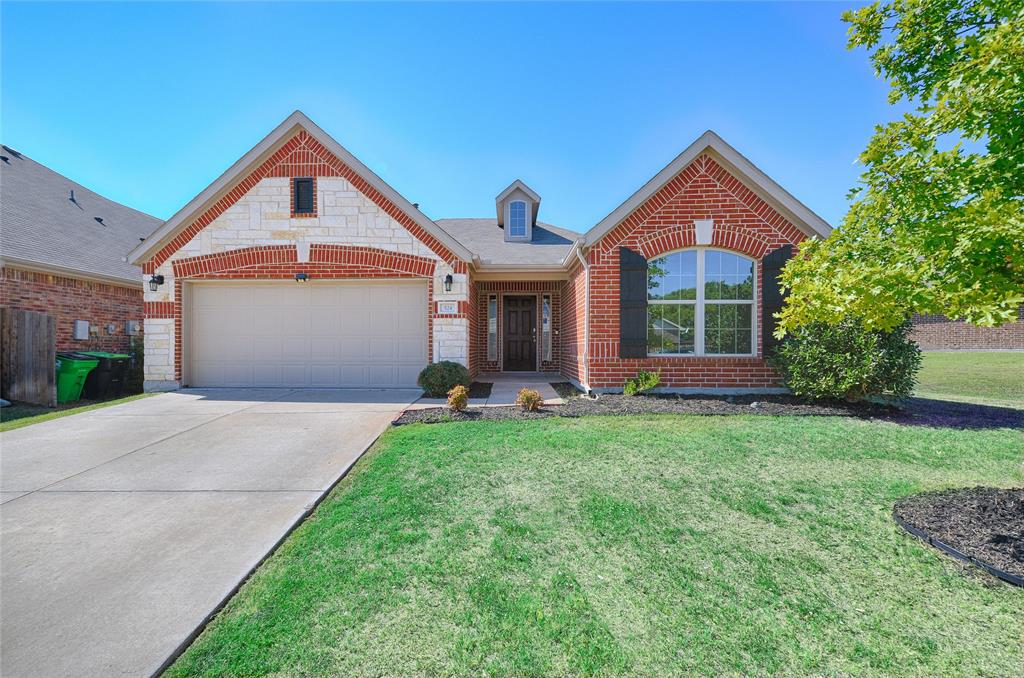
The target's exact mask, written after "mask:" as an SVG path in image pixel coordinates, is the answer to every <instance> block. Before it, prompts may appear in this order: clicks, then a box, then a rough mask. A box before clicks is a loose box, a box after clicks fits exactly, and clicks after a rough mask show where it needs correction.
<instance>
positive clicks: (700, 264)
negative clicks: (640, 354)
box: [645, 247, 759, 358]
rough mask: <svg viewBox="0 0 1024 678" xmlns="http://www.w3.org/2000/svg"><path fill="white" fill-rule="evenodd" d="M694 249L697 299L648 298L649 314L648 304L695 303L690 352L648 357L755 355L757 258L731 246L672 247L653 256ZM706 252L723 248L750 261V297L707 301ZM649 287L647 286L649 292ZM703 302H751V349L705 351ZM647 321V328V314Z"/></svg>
mask: <svg viewBox="0 0 1024 678" xmlns="http://www.w3.org/2000/svg"><path fill="white" fill-rule="evenodd" d="M687 251H695V252H697V280H696V285H697V298H696V299H672V300H668V301H665V300H660V299H651V298H650V296H648V298H647V308H648V314H649V313H650V307H651V305H659V304H661V305H690V306H694V307H695V308H694V313H693V316H694V319H693V333H694V337H693V353H648V354H647V357H648V358H752V357H757V308H758V296H757V295H758V292H759V290H758V280H759V277H758V268H757V259H754V258H753V257H748V256H747V255H745V254H740V253H739V252H734V251H732V250H727V249H723V248H721V247H684V248H683V249H680V250H672V251H671V252H663V253H662V254H659V255H658V256H656V257H653V259H661V258H662V257H667V256H669V255H671V254H676V253H677V252H687ZM705 252H726V253H728V254H731V255H733V256H737V257H740V258H742V259H746V260H747V261H749V262H750V270H751V275H752V276H753V280H752V285H751V288H752V295H751V296H752V298H751V299H749V300H748V299H712V300H711V301H710V302H705V300H704V254H705ZM649 294H650V289H648V295H649ZM705 303H711V304H742V305H748V304H749V305H750V353H705V352H704V306H705ZM645 322H646V323H647V331H650V317H649V316H648V319H647V320H645Z"/></svg>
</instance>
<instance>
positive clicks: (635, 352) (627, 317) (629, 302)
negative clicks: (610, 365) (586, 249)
mask: <svg viewBox="0 0 1024 678" xmlns="http://www.w3.org/2000/svg"><path fill="white" fill-rule="evenodd" d="M619 357H620V358H646V357H647V260H646V259H644V258H643V256H641V255H640V254H638V253H637V252H634V251H633V250H630V249H627V248H625V247H620V248H619Z"/></svg>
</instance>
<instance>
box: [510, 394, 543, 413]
mask: <svg viewBox="0 0 1024 678" xmlns="http://www.w3.org/2000/svg"><path fill="white" fill-rule="evenodd" d="M543 404H544V398H542V397H541V395H540V393H539V392H538V391H534V390H533V389H531V388H521V389H519V393H518V395H516V405H519V407H521V408H523V410H524V411H525V412H536V411H537V410H539V409H540V406H541V405H543Z"/></svg>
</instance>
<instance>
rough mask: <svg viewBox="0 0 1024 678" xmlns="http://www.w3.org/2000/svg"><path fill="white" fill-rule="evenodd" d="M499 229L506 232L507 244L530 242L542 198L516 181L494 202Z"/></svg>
mask: <svg viewBox="0 0 1024 678" xmlns="http://www.w3.org/2000/svg"><path fill="white" fill-rule="evenodd" d="M494 203H495V207H496V208H497V211H498V228H500V229H503V230H504V231H505V242H530V240H532V239H533V227H534V226H535V225H536V224H537V210H538V209H539V208H540V196H539V195H537V194H536V193H535V192H534V191H533V189H532V188H530V187H529V186H527V185H526V184H524V183H523V182H522V181H519V180H518V179H516V180H515V181H513V182H512V184H511V185H510V186H509V187H508V188H506V189H505V190H504V191H502V192H501V193H499V194H498V197H497V198H496V199H495V201H494Z"/></svg>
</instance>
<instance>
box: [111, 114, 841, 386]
mask: <svg viewBox="0 0 1024 678" xmlns="http://www.w3.org/2000/svg"><path fill="white" fill-rule="evenodd" d="M540 206H541V197H540V195H538V194H537V193H536V192H535V191H534V190H532V189H531V188H530V187H528V186H526V185H525V184H524V183H523V182H521V181H514V182H513V183H512V184H511V185H510V186H509V187H508V188H506V189H505V190H504V191H502V192H501V193H500V194H499V195H498V196H497V198H496V200H495V215H494V217H493V218H487V219H440V220H437V221H434V220H431V219H430V218H428V217H427V216H426V215H424V214H423V213H422V212H420V211H419V209H418V208H417V206H416V205H414V204H412V203H410V202H409V201H408V200H406V199H405V198H404V197H402V196H401V195H399V194H398V193H397V192H396V191H395V190H394V189H393V188H391V187H390V186H388V185H387V184H386V183H385V182H384V181H383V180H382V179H381V178H380V177H378V176H376V175H375V174H374V173H373V172H371V171H370V170H369V169H368V168H367V167H366V166H365V165H363V164H362V163H361V162H359V160H357V159H356V158H355V157H353V156H352V154H350V153H349V152H348V151H347V150H345V149H344V148H343V147H342V146H341V145H340V144H338V143H337V142H336V141H335V140H334V139H332V138H331V137H330V136H328V135H327V134H326V133H325V132H324V131H323V130H321V129H320V128H319V127H317V126H316V125H315V124H313V123H312V122H311V121H310V120H309V119H308V118H307V117H306V116H304V115H303V114H302V113H300V112H298V111H296V112H295V113H294V114H292V115H291V116H289V117H288V118H287V119H286V120H285V121H284V122H283V123H282V124H281V125H279V126H278V127H277V128H276V129H275V130H274V131H273V132H271V133H270V135H269V136H267V137H266V138H265V139H264V140H263V141H261V142H260V143H259V144H257V145H256V147H255V148H253V149H252V150H251V151H249V152H248V153H247V154H246V155H245V156H244V157H243V158H242V159H241V160H239V161H238V162H237V163H235V164H234V165H233V166H232V167H231V168H230V169H228V170H227V172H225V173H224V174H223V175H222V176H221V177H220V178H219V179H217V181H215V182H214V183H213V184H212V185H211V186H209V187H208V188H207V189H206V190H204V191H203V192H202V193H201V194H199V195H198V196H197V197H196V198H195V199H194V200H192V202H190V203H189V204H188V205H186V206H185V207H184V208H183V209H182V210H181V211H180V212H178V213H177V214H175V215H174V216H173V217H171V219H169V220H168V221H167V222H166V223H164V224H163V225H162V226H161V227H160V228H159V229H158V230H157V231H156V232H154V233H153V234H152V235H151V236H150V237H149V238H148V239H147V240H146V241H145V242H144V243H142V244H141V245H139V246H138V248H136V250H135V251H134V252H133V253H132V255H131V261H132V262H133V263H135V264H138V265H140V266H141V267H142V269H143V272H144V275H143V278H144V281H145V282H146V291H145V300H146V304H145V313H146V320H145V334H146V379H147V382H146V386H147V388H148V389H150V390H158V389H170V388H177V387H179V386H183V385H186V386H296V387H303V386H308V387H316V386H321V387H332V386H333V387H407V386H414V385H415V382H416V376H417V373H418V372H419V371H420V370H421V369H422V368H423V367H424V366H425V365H426V364H427V363H429V362H433V361H439V360H454V361H458V362H461V363H463V364H465V365H467V366H468V367H469V369H470V371H471V372H472V373H473V374H474V375H477V374H480V373H484V372H492V371H529V372H533V371H540V372H547V373H550V374H551V378H552V379H558V378H560V377H559V376H558V375H562V377H564V378H566V379H569V380H571V381H573V382H574V383H576V384H577V385H580V386H583V387H584V388H589V389H596V390H615V389H621V387H622V382H623V380H624V379H625V378H627V377H631V376H634V375H635V374H636V372H637V370H639V369H648V370H661V373H662V382H663V384H664V385H665V386H666V387H670V388H678V389H689V390H699V391H751V390H768V389H775V388H777V387H778V377H777V375H776V374H774V373H773V372H772V370H771V369H770V368H769V367H768V366H767V365H766V363H765V361H764V360H763V359H762V356H763V354H764V349H765V346H766V345H767V344H769V343H770V342H772V341H773V340H772V338H771V329H772V327H771V324H772V320H771V314H772V313H773V312H774V311H775V310H777V309H778V307H779V304H780V303H781V299H780V296H779V293H778V287H777V284H776V280H775V276H776V274H777V272H778V270H779V268H780V267H781V266H782V265H783V264H784V262H785V261H786V259H787V258H788V256H790V253H791V251H792V246H793V245H796V244H798V243H799V242H800V241H802V240H803V239H804V238H807V237H811V236H819V237H824V236H826V235H828V233H829V232H830V228H829V226H828V224H826V223H825V222H824V221H823V220H822V219H821V218H819V217H818V216H816V215H815V214H814V213H812V212H811V211H810V210H809V209H807V208H806V207H805V206H803V205H802V204H801V203H800V202H798V201H797V200H796V199H795V198H793V197H792V196H791V195H790V194H788V193H787V192H786V191H785V190H783V189H782V188H781V187H780V186H779V185H777V184H776V183H775V182H774V181H772V180H771V179H769V178H768V177H767V176H766V175H765V174H764V173H762V172H761V171H760V170H758V169H757V168H756V167H754V166H753V165H752V164H751V163H750V162H749V161H748V160H747V159H746V158H744V157H743V156H741V155H740V154H739V153H737V152H736V151H735V150H734V149H733V148H732V147H730V146H729V145H728V144H726V143H725V142H724V141H722V140H721V139H720V138H719V137H718V136H716V135H715V134H714V133H712V132H707V133H705V134H704V135H702V136H701V137H700V138H699V139H698V140H697V141H696V142H694V144H692V145H691V146H690V147H689V148H687V149H686V150H685V151H683V153H682V154H681V155H679V157H677V158H676V159H675V160H673V161H672V163H671V164H669V166H668V167H666V168H665V169H663V170H662V171H661V172H659V173H658V174H657V175H656V176H655V177H654V178H653V179H651V180H650V181H649V182H648V183H647V184H646V185H644V186H643V187H641V188H640V189H639V190H638V191H637V192H636V193H634V194H633V195H632V196H631V197H630V198H629V199H628V200H627V201H626V202H625V203H623V204H622V205H620V206H619V207H618V208H616V209H615V210H614V211H613V212H612V213H611V214H610V215H609V216H608V217H606V218H605V219H603V220H602V221H601V222H600V223H598V224H597V225H595V226H594V227H593V228H591V229H590V230H589V231H587V232H586V233H584V234H580V233H576V232H574V231H570V230H567V229H564V228H558V227H556V226H552V225H550V224H546V223H544V222H543V221H540V220H539V218H538V217H539V212H540ZM648 273H650V276H649V275H648ZM649 278H650V280H649ZM150 286H152V287H154V288H156V291H150Z"/></svg>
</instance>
